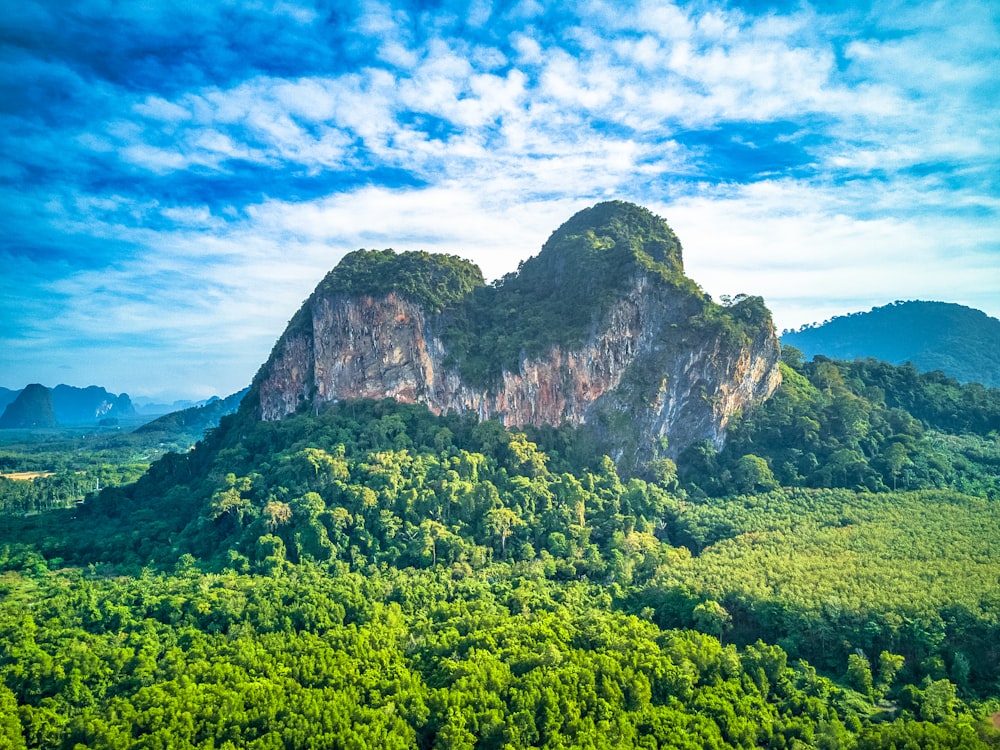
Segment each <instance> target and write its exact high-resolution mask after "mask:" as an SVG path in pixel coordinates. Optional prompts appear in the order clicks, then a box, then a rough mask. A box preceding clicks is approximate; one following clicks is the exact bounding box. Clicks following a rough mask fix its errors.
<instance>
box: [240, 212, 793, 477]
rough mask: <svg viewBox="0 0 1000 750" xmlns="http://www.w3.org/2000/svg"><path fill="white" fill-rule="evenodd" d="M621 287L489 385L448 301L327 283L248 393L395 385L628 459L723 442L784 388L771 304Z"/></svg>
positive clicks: (660, 284)
mask: <svg viewBox="0 0 1000 750" xmlns="http://www.w3.org/2000/svg"><path fill="white" fill-rule="evenodd" d="M625 205H627V204H625ZM630 208H634V207H630ZM544 252H545V251H544V250H543V253H544ZM677 264H678V265H679V246H678V253H677ZM674 272H675V271H671V273H674ZM615 292H616V293H615V295H614V298H613V299H612V300H611V302H610V303H608V304H606V305H605V306H604V308H603V309H602V310H601V312H600V314H599V315H595V316H594V317H593V318H592V319H591V320H590V322H589V330H588V332H587V333H586V335H585V336H583V338H582V342H579V343H576V344H575V345H567V344H565V343H560V342H555V343H553V344H552V345H550V346H548V347H542V350H541V351H540V352H536V353H535V354H533V355H529V354H527V353H524V352H522V355H521V357H520V359H519V361H518V363H517V366H516V367H505V368H503V369H502V370H501V371H500V373H499V376H498V377H495V378H493V379H492V380H491V382H489V383H488V384H485V385H484V384H477V383H473V382H470V380H469V378H467V377H463V372H462V369H461V367H460V366H459V364H457V363H456V362H455V361H454V359H455V358H454V357H449V343H450V340H451V339H450V338H449V331H452V330H453V329H452V328H449V323H450V321H451V320H452V317H449V314H448V313H447V312H444V313H435V312H429V311H428V310H427V309H426V306H425V305H423V304H420V303H417V302H414V301H412V300H410V299H408V298H407V297H406V296H405V295H404V294H401V293H398V292H395V291H389V292H387V293H385V294H363V295H357V294H345V293H342V292H338V291H332V292H327V293H317V294H314V295H313V297H311V298H310V300H309V301H307V303H306V305H305V306H304V307H303V309H302V310H301V311H300V312H299V314H298V315H297V318H298V324H297V325H296V326H295V328H294V330H293V329H290V330H289V331H288V332H286V334H285V336H283V337H282V339H280V340H279V342H278V344H277V346H276V347H275V350H274V352H273V353H272V355H271V358H270V360H269V361H268V363H267V364H266V365H264V367H263V368H262V369H261V371H260V373H259V374H258V376H257V378H256V379H255V383H254V387H253V389H252V390H251V393H250V395H249V396H248V397H247V402H248V403H250V404H252V405H253V407H252V408H256V409H257V414H258V416H259V417H260V418H261V419H264V420H275V419H280V418H282V417H283V416H285V415H287V414H289V413H291V412H293V411H295V410H296V409H297V408H299V406H300V405H302V404H303V403H309V404H311V405H313V406H318V405H319V404H322V403H324V402H329V401H334V400H339V399H353V398H371V399H383V398H394V399H397V400H400V401H406V402H421V403H424V404H426V405H427V406H428V407H429V408H430V409H431V410H432V411H433V412H435V413H444V412H448V411H450V410H459V411H466V410H467V411H474V412H475V413H476V414H478V416H479V418H480V419H491V418H495V419H498V420H500V421H501V422H502V423H503V424H505V425H506V426H508V427H524V426H525V425H534V426H541V425H545V424H548V425H561V424H564V423H569V424H573V425H589V426H591V427H593V429H594V430H595V431H596V433H597V435H598V437H599V438H600V439H601V440H602V442H603V443H604V444H605V445H606V447H607V449H608V451H609V453H610V454H611V455H612V457H613V458H615V459H616V461H619V462H620V463H622V462H624V463H626V464H636V463H638V464H642V463H645V462H647V461H648V460H650V459H652V458H655V457H657V456H663V455H670V456H675V455H676V454H677V453H678V452H679V451H680V450H683V448H685V447H686V446H688V445H690V444H691V443H692V442H694V441H697V440H701V439H706V438H707V439H709V440H711V441H713V442H714V443H715V444H716V445H717V446H721V444H722V442H723V441H724V438H725V430H726V425H727V423H728V421H729V419H730V417H731V415H732V414H734V413H736V412H738V411H740V410H742V409H744V408H746V407H747V406H748V405H749V404H751V403H754V402H756V401H759V400H761V399H764V398H766V397H767V396H769V395H770V394H771V393H772V392H773V391H774V389H775V388H776V387H777V385H778V383H779V378H780V376H779V374H778V368H777V362H778V358H779V346H778V341H777V338H776V336H775V333H774V330H773V327H772V326H771V323H770V317H769V315H767V313H766V310H764V316H765V318H766V319H764V320H757V321H756V322H755V324H754V325H749V326H747V325H742V326H741V325H739V321H738V320H737V319H736V318H734V317H733V316H732V315H731V314H730V313H728V312H727V311H724V310H722V309H721V308H718V306H714V305H713V304H712V303H711V302H709V301H706V299H705V298H704V297H703V296H702V295H701V294H700V293H693V292H692V291H691V290H690V289H689V288H681V287H678V286H677V285H676V284H673V283H666V282H664V280H663V278H662V277H660V276H657V275H656V274H655V273H649V272H648V271H646V270H643V269H642V268H636V269H635V270H634V271H633V272H631V273H629V274H628V275H627V276H626V277H624V281H623V282H622V283H621V284H620V286H619V288H617V289H616V290H615ZM712 312H714V313H715V316H714V317H713V315H711V314H709V313H712ZM524 314H525V315H528V314H530V311H527V310H525V311H524ZM487 345H488V342H487ZM536 349H537V347H536ZM662 438H666V441H664V440H662ZM664 446H665V447H664Z"/></svg>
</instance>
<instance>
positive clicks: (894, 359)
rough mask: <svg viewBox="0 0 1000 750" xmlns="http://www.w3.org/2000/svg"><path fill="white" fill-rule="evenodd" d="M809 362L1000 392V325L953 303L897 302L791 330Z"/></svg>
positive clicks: (788, 335) (791, 340)
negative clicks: (946, 379) (860, 365)
mask: <svg viewBox="0 0 1000 750" xmlns="http://www.w3.org/2000/svg"><path fill="white" fill-rule="evenodd" d="M781 341H782V343H784V344H790V345H791V346H794V347H795V348H797V349H799V350H801V351H802V353H803V354H805V355H806V357H808V358H812V357H814V356H815V355H817V354H822V355H825V356H827V357H830V358H832V359H844V360H854V359H865V358H868V357H871V358H873V359H879V360H883V361H885V362H889V363H891V364H895V365H900V364H904V363H906V362H910V363H911V364H913V366H914V367H916V368H917V369H919V370H922V371H924V372H930V371H932V370H940V371H941V372H943V373H945V374H946V375H948V376H950V377H953V378H955V379H956V380H958V381H960V382H963V383H969V382H977V383H982V384H983V385H986V386H989V387H993V388H1000V320H997V319H996V318H991V317H990V316H988V315H987V314H986V313H984V312H981V311H980V310H974V309H973V308H970V307H964V306H963V305H956V304H952V303H948V302H921V301H911V302H894V303H892V304H889V305H885V306H883V307H876V308H873V309H872V310H870V311H869V312H866V313H864V312H858V313H853V314H851V315H843V316H838V317H835V318H833V319H832V320H829V321H827V322H826V323H823V324H822V325H813V326H805V327H803V328H800V329H799V330H797V331H785V332H784V333H783V334H782V336H781Z"/></svg>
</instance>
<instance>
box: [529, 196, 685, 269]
mask: <svg viewBox="0 0 1000 750" xmlns="http://www.w3.org/2000/svg"><path fill="white" fill-rule="evenodd" d="M580 248H583V249H585V250H588V251H590V254H591V255H598V254H602V253H603V254H608V255H611V256H615V257H617V259H618V260H619V261H621V262H627V261H637V262H639V263H640V264H641V265H642V266H644V267H645V268H647V269H649V268H658V269H659V270H660V271H661V272H666V273H668V274H670V273H683V271H684V263H683V259H682V254H681V243H680V240H678V239H677V235H675V234H674V232H673V230H672V229H671V228H670V227H669V226H668V225H667V222H666V221H665V220H664V219H662V218H661V217H659V216H657V215H656V214H654V213H653V212H652V211H650V210H649V209H647V208H643V207H642V206H637V205H636V204H634V203H628V202H626V201H620V200H615V201H605V202H604V203H598V204H596V205H594V206H591V207H590V208H585V209H583V210H582V211H578V212H577V213H576V214H574V215H573V216H571V217H570V218H569V219H568V220H567V221H566V222H565V223H563V225H562V226H560V227H559V228H558V229H557V230H556V231H555V232H553V233H552V235H551V236H550V237H549V239H548V241H547V242H546V243H545V245H543V246H542V252H541V253H540V254H539V255H538V257H539V258H543V259H544V258H546V256H548V255H551V254H559V253H567V252H572V251H573V250H579V249H580Z"/></svg>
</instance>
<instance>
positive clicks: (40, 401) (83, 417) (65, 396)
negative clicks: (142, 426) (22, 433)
mask: <svg viewBox="0 0 1000 750" xmlns="http://www.w3.org/2000/svg"><path fill="white" fill-rule="evenodd" d="M0 405H2V406H3V413H2V415H0V428H25V427H56V426H59V425H81V424H98V423H100V422H101V421H111V420H117V419H120V418H128V417H135V416H136V411H135V407H134V406H133V405H132V400H131V399H130V398H129V395H128V394H127V393H122V394H120V395H115V394H114V393H109V392H108V391H107V390H105V389H104V388H100V387H98V386H96V385H91V386H88V387H86V388H76V387H74V386H71V385H57V386H56V387H55V388H46V387H45V386H44V385H40V384H38V383H33V384H31V385H29V386H27V387H26V388H24V389H23V390H20V391H12V390H9V389H7V388H4V389H2V392H0Z"/></svg>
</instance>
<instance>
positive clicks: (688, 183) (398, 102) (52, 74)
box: [0, 0, 1000, 395]
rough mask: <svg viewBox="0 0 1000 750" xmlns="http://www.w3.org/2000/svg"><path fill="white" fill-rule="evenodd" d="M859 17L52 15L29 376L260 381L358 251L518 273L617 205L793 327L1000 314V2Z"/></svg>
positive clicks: (13, 377) (22, 101)
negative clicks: (910, 301) (960, 307)
mask: <svg viewBox="0 0 1000 750" xmlns="http://www.w3.org/2000/svg"><path fill="white" fill-rule="evenodd" d="M829 7H832V8H834V10H827V9H826V6H817V7H811V6H808V5H794V6H792V7H791V8H790V9H789V10H787V11H781V10H777V9H773V8H772V9H770V10H766V11H760V12H758V11H755V10H752V9H751V8H750V7H749V6H747V7H745V8H741V7H740V6H736V5H733V4H729V3H726V4H723V3H711V2H710V3H691V4H687V3H679V4H674V3H665V2H658V1H657V2H653V1H649V2H640V3H636V4H633V5H631V6H629V7H626V8H623V7H622V6H621V4H620V3H615V2H607V1H605V0H586V1H585V2H584V1H583V0H581V2H579V3H570V4H563V5H562V6H560V7H558V8H556V7H554V6H552V5H551V4H541V3H535V2H530V1H529V0H525V1H523V2H520V3H518V4H516V5H513V6H510V5H508V6H501V5H499V4H491V3H489V2H485V1H484V2H476V3H472V4H471V5H470V4H468V3H459V2H457V0H456V1H455V2H445V3H442V4H439V5H438V6H436V7H435V8H429V7H427V6H426V5H425V4H420V3H410V2H402V1H397V2H389V1H386V2H358V3H354V4H337V5H335V6H327V5H323V4H319V3H313V2H271V1H267V2H254V3H240V4H235V5H232V4H213V3H196V2H182V3H177V2H172V3H169V4H167V3H141V4H140V3H130V4H125V5H124V6H121V7H117V6H116V8H115V10H114V13H112V12H111V10H110V9H109V6H107V5H106V4H104V3H103V2H99V0H83V2H80V3H74V4H73V5H72V7H69V6H67V7H65V8H64V7H62V6H54V5H52V4H50V3H47V2H43V1H42V0H38V1H37V2H25V3H22V4H21V5H20V6H19V7H18V9H17V10H16V11H15V12H13V13H10V14H5V17H4V18H2V19H0V147H2V149H3V155H4V159H3V160H0V219H2V221H3V223H4V227H5V232H4V236H3V237H2V238H0V260H2V261H3V262H4V265H5V268H7V269H9V271H8V274H7V276H6V278H5V279H3V280H2V281H0V285H2V286H0V290H2V291H3V293H4V294H3V298H2V299H0V314H2V316H3V318H4V320H5V321H8V322H9V324H8V326H7V327H6V330H7V331H8V333H6V334H5V339H4V340H3V344H2V345H3V346H5V347H6V348H7V350H8V351H11V352H14V353H15V354H16V356H14V357H12V358H5V361H4V362H3V367H2V368H0V381H3V384H5V385H8V386H13V387H19V386H20V385H23V384H24V383H25V382H28V381H30V380H46V379H48V380H54V379H56V378H62V379H71V380H72V381H73V382H74V383H75V384H85V381H86V382H100V383H101V384H102V385H107V386H108V387H114V388H118V389H119V390H125V389H127V390H130V391H131V392H136V393H141V392H144V391H145V392H153V391H157V392H162V393H168V394H177V395H183V394H184V393H186V392H189V391H191V390H192V389H193V385H192V384H198V386H199V387H201V388H210V389H213V390H215V391H217V392H219V393H223V392H230V391H234V390H236V389H238V388H239V387H240V386H241V385H242V384H244V383H246V382H247V381H248V380H249V378H250V377H251V375H252V373H253V371H254V369H255V368H256V366H257V365H258V364H259V363H260V362H261V361H262V360H263V358H264V357H266V354H267V351H268V350H269V348H270V345H271V343H272V342H273V340H274V338H275V337H276V336H277V335H278V334H279V333H280V331H281V329H282V327H283V325H284V322H285V321H286V320H287V319H288V317H290V315H291V314H292V313H293V312H294V310H295V308H296V307H297V306H298V304H299V303H300V302H301V300H302V299H303V298H304V297H305V296H306V295H307V294H308V293H309V291H310V290H311V288H312V286H313V285H314V284H315V283H316V281H318V279H319V278H320V277H321V276H322V275H323V273H325V272H326V271H327V270H328V269H329V268H330V267H332V266H333V265H334V264H335V263H336V261H337V260H338V259H339V257H340V256H342V255H343V254H344V253H345V252H347V251H349V250H352V249H355V248H356V247H361V246H365V247H386V246H392V247H395V248H397V249H417V248H422V249H427V250H440V251H445V252H454V253H458V254H461V255H464V256H466V257H470V258H472V259H474V260H475V261H476V262H478V263H480V264H481V266H482V267H483V269H484V272H485V273H486V275H487V276H489V277H496V276H499V275H501V274H502V273H505V272H506V271H509V270H512V269H513V268H514V267H515V266H516V264H517V262H518V261H519V260H520V259H523V258H524V257H526V256H527V255H529V254H532V253H534V252H536V251H537V249H538V248H539V247H540V245H541V244H542V242H544V240H545V239H546V238H547V236H548V234H549V233H550V232H551V231H552V230H553V229H555V228H556V226H557V225H558V224H559V223H560V222H561V221H563V220H565V219H566V218H568V217H569V216H570V215H571V214H572V213H573V212H574V211H575V210H577V209H579V208H582V207H584V206H586V205H589V204H590V203H593V202H594V201H596V200H601V199H605V198H608V197H618V198H625V199H629V200H633V201H636V202H639V203H643V204H645V205H648V206H650V207H651V208H653V209H654V210H656V211H657V212H658V213H661V214H662V215H664V216H665V217H666V218H667V219H668V221H669V222H670V223H671V224H672V225H673V226H674V228H675V230H676V231H677V232H678V234H679V235H680V237H681V239H682V241H683V243H684V246H685V257H686V265H687V267H688V270H689V273H690V274H691V275H692V276H693V277H694V278H695V279H696V280H697V281H698V282H699V283H701V284H702V285H703V286H704V287H705V288H706V289H707V290H708V291H710V292H712V293H713V294H721V293H735V292H741V291H742V292H748V293H757V294H763V295H764V296H765V297H766V299H767V300H768V302H769V304H770V306H771V307H772V309H773V310H774V312H775V317H776V320H777V322H778V324H779V326H786V325H787V326H792V325H798V324H800V323H803V322H808V321H811V320H816V319H822V318H825V317H828V316H829V315H830V314H834V313H840V312H847V311H850V310H853V309H862V308H864V307H866V306H871V305H873V304H881V303H883V302H886V301H890V300H892V299H896V298H910V297H922V298H937V299H946V300H950V301H958V302H964V303H966V304H972V305H975V306H978V307H980V308H982V309H985V310H987V312H989V313H991V314H993V315H998V314H1000V306H998V305H1000V303H998V302H997V300H1000V270H998V269H1000V262H998V261H1000V229H998V227H1000V222H997V214H998V208H1000V205H998V204H1000V189H998V178H997V176H996V175H997V174H998V169H997V167H998V166H1000V165H998V161H1000V155H998V153H997V151H996V148H995V144H996V143H997V142H998V137H1000V132H998V130H1000V117H998V114H1000V113H998V111H997V109H998V107H997V104H996V102H997V101H1000V77H998V76H997V74H996V72H995V69H994V68H995V66H993V65H991V64H990V61H992V60H994V59H996V58H997V56H998V53H1000V17H998V10H997V9H996V7H995V4H991V3H985V2H981V1H979V0H949V1H947V2H942V3H935V4H930V5H925V6H913V5H911V4H906V5H904V6H892V7H889V6H871V7H862V6H856V5H844V6H842V7H840V8H837V6H829ZM67 361H69V362H72V363H74V364H72V369H70V370H66V369H64V368H65V365H66V364H67ZM165 363H169V366H168V365H167V364H165ZM59 368H63V369H59Z"/></svg>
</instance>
